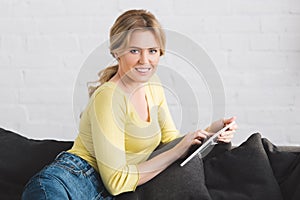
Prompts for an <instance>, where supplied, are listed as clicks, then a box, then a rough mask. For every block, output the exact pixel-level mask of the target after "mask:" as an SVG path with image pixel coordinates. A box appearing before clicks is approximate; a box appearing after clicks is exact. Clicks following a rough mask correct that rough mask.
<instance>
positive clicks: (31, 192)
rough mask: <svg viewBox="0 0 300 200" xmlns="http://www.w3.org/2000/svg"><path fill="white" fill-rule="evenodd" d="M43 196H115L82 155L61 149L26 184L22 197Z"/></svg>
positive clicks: (32, 199) (34, 198) (28, 199)
mask: <svg viewBox="0 0 300 200" xmlns="http://www.w3.org/2000/svg"><path fill="white" fill-rule="evenodd" d="M42 199H51V200H56V199H74V200H75V199H76V200H77V199H83V200H84V199H86V200H89V199H105V200H111V199H113V196H111V195H110V194H109V193H108V192H107V190H106V189H105V187H104V185H103V183H102V180H101V178H100V176H99V173H98V172H97V171H95V169H94V168H93V167H92V166H91V165H89V164H88V162H87V161H85V160H83V159H82V158H80V157H78V156H76V155H74V154H71V153H68V152H62V153H60V154H59V155H58V156H57V157H56V159H55V160H54V161H53V162H52V163H51V164H50V165H48V166H46V167H45V168H44V169H42V170H41V171H40V172H38V173H37V174H36V175H35V176H33V177H32V178H31V179H30V180H29V182H28V183H27V185H26V186H25V188H24V191H23V195H22V200H42Z"/></svg>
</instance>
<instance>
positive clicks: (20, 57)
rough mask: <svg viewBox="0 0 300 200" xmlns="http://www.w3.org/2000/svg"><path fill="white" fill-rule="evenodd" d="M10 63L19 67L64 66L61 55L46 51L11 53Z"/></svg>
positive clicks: (57, 67)
mask: <svg viewBox="0 0 300 200" xmlns="http://www.w3.org/2000/svg"><path fill="white" fill-rule="evenodd" d="M11 65H12V66H13V67H15V68H19V69H47V68H51V69H60V68H62V67H64V65H63V61H62V58H61V55H59V54H56V55H55V54H54V53H52V54H50V53H47V52H36V53H28V52H27V53H24V54H13V55H12V56H11Z"/></svg>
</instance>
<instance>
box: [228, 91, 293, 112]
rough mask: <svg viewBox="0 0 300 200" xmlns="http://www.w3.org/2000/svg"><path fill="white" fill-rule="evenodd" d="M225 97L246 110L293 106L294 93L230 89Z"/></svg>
mask: <svg viewBox="0 0 300 200" xmlns="http://www.w3.org/2000/svg"><path fill="white" fill-rule="evenodd" d="M226 96H227V97H228V98H232V99H233V100H234V101H232V103H233V104H235V105H237V106H246V107H248V108H255V109H261V108H273V107H275V108H276V107H289V106H293V105H294V93H293V91H288V90H287V89H286V88H275V87H264V86H261V88H260V89H257V86H256V87H253V88H247V89H244V90H240V89H237V88H236V87H231V90H230V91H227V94H226Z"/></svg>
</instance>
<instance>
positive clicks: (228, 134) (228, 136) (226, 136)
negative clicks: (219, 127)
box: [218, 117, 238, 143]
mask: <svg viewBox="0 0 300 200" xmlns="http://www.w3.org/2000/svg"><path fill="white" fill-rule="evenodd" d="M235 120H236V117H231V118H228V119H224V120H223V123H224V126H226V125H228V124H230V123H231V122H233V121H235ZM237 127H238V126H237V124H236V123H235V124H234V125H233V126H232V127H230V128H229V129H228V130H226V131H225V132H223V133H221V134H220V135H219V137H218V141H219V142H225V143H229V142H231V140H232V138H233V136H234V133H235V131H236V129H237Z"/></svg>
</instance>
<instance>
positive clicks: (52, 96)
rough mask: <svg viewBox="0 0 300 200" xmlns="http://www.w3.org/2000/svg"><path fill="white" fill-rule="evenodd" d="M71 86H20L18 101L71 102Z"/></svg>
mask: <svg viewBox="0 0 300 200" xmlns="http://www.w3.org/2000/svg"><path fill="white" fill-rule="evenodd" d="M72 95H73V94H72V88H66V87H62V88H61V89H53V88H51V89H50V88H42V87H41V88H32V89H29V88H21V89H20V103H22V104H28V105H30V104H45V105H51V104H64V103H68V104H71V103H72Z"/></svg>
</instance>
